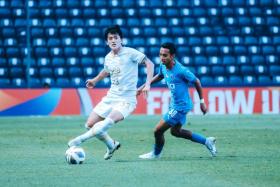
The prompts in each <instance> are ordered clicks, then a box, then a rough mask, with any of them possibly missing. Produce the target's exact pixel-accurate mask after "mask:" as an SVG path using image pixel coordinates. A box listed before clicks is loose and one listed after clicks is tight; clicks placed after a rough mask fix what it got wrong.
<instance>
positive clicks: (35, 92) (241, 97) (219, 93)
mask: <svg viewBox="0 0 280 187" xmlns="http://www.w3.org/2000/svg"><path fill="white" fill-rule="evenodd" d="M106 92H107V89H97V88H96V89H86V88H79V89H59V88H52V89H0V116H25V115H88V114H89V113H90V111H91V109H92V108H93V107H94V106H95V105H96V104H97V103H98V102H99V101H100V100H101V98H102V97H103V96H105V95H106ZM190 95H191V97H192V99H193V101H194V102H193V103H194V108H193V110H192V112H190V113H191V114H201V112H200V104H199V98H198V94H197V93H196V92H195V90H194V89H193V88H191V89H190ZM204 99H205V102H206V103H207V106H208V110H209V114H221V115H223V114H279V113H280V109H279V108H280V103H279V102H280V87H257V88H251V87H248V88H243V87H242V88H204ZM169 101H170V92H169V90H168V89H166V88H153V89H152V90H151V91H150V93H149V95H148V97H147V98H144V97H143V96H139V97H138V105H137V108H136V110H135V111H134V114H148V115H154V114H162V113H165V112H167V110H168V103H169Z"/></svg>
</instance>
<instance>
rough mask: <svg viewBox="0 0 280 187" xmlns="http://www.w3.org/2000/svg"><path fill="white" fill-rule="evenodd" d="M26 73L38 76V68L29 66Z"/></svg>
mask: <svg viewBox="0 0 280 187" xmlns="http://www.w3.org/2000/svg"><path fill="white" fill-rule="evenodd" d="M28 74H29V76H30V77H38V76H39V72H38V68H36V67H30V68H29V71H28Z"/></svg>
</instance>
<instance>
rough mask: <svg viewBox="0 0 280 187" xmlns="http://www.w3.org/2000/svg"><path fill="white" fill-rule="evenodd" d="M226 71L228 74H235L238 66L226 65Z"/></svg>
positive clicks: (237, 71)
mask: <svg viewBox="0 0 280 187" xmlns="http://www.w3.org/2000/svg"><path fill="white" fill-rule="evenodd" d="M226 73H227V74H228V75H237V74H238V73H239V69H238V66H234V65H229V66H226Z"/></svg>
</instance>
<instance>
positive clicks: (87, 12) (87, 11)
mask: <svg viewBox="0 0 280 187" xmlns="http://www.w3.org/2000/svg"><path fill="white" fill-rule="evenodd" d="M82 10H83V16H84V18H94V17H96V16H97V12H96V9H95V8H83V9H82Z"/></svg>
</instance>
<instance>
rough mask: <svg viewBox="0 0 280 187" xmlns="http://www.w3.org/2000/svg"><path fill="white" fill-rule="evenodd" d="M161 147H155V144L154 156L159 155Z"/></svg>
mask: <svg viewBox="0 0 280 187" xmlns="http://www.w3.org/2000/svg"><path fill="white" fill-rule="evenodd" d="M162 148H163V145H162V146H157V145H156V144H155V145H154V153H155V155H159V154H160V153H161V151H162Z"/></svg>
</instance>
